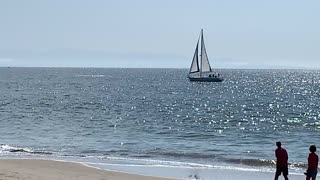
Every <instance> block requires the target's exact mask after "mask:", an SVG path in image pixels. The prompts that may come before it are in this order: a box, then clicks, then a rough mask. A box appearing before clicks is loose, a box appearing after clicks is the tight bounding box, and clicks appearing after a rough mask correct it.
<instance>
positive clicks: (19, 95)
mask: <svg viewBox="0 0 320 180" xmlns="http://www.w3.org/2000/svg"><path fill="white" fill-rule="evenodd" d="M187 72H188V70H187V69H112V68H110V69H108V68H105V69H103V68H101V69H100V68H0V93H1V96H0V137H1V138H0V144H1V145H0V157H1V158H47V159H65V160H70V159H71V160H75V161H81V162H88V163H92V164H93V165H94V164H95V165H96V166H98V167H102V168H103V167H104V166H103V165H104V164H106V165H108V166H109V167H110V164H111V165H112V164H119V163H120V164H124V165H128V164H131V165H149V166H168V167H169V166H170V167H171V166H179V167H180V166H184V167H190V168H197V167H201V168H216V167H220V168H221V167H222V168H228V169H233V168H235V169H237V168H238V169H239V168H240V169H244V170H246V169H247V170H258V171H272V170H273V169H274V160H275V157H274V150H275V148H276V147H275V142H276V141H282V143H283V146H284V147H285V148H286V149H287V151H288V154H289V162H290V164H291V165H290V170H291V172H297V173H301V172H302V171H304V168H305V166H306V163H307V156H308V153H309V152H308V148H309V146H310V144H316V145H319V139H320V108H319V107H320V88H319V85H320V71H316V70H231V69H227V70H219V73H220V74H222V75H223V76H224V78H225V81H224V82H222V83H197V82H189V80H188V79H187Z"/></svg>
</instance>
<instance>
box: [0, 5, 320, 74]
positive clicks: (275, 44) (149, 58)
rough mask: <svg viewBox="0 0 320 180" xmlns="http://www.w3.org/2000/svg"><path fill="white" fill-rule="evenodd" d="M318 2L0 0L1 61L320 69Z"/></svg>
mask: <svg viewBox="0 0 320 180" xmlns="http://www.w3.org/2000/svg"><path fill="white" fill-rule="evenodd" d="M319 21H320V1H319V0H306V1H303V0H219V1H218V0H198V1H197V0H1V1H0V66H68V67H69V66H74V67H169V68H170V67H173V68H189V66H190V64H191V60H192V56H193V53H194V48H195V45H196V41H197V39H198V37H199V33H200V29H201V28H203V29H204V33H205V41H206V48H207V53H208V56H209V60H210V62H211V65H212V67H213V68H299V67H305V68H320V23H319Z"/></svg>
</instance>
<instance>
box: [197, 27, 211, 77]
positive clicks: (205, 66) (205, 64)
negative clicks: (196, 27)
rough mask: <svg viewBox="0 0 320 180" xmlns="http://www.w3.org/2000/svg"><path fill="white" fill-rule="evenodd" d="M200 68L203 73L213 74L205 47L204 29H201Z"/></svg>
mask: <svg viewBox="0 0 320 180" xmlns="http://www.w3.org/2000/svg"><path fill="white" fill-rule="evenodd" d="M200 67H201V72H211V67H210V64H209V59H208V56H207V51H206V47H205V45H204V39H203V31H202V29H201V65H200Z"/></svg>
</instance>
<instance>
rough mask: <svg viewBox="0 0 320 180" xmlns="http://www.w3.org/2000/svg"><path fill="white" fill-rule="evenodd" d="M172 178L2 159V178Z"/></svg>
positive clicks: (101, 179)
mask: <svg viewBox="0 0 320 180" xmlns="http://www.w3.org/2000/svg"><path fill="white" fill-rule="evenodd" d="M13 179H21V180H58V179H59V180H170V179H166V178H158V177H149V176H141V175H132V174H126V173H120V172H113V171H105V170H99V169H95V168H91V167H87V166H85V165H82V164H79V163H71V162H60V161H51V160H32V159H10V160H0V180H13Z"/></svg>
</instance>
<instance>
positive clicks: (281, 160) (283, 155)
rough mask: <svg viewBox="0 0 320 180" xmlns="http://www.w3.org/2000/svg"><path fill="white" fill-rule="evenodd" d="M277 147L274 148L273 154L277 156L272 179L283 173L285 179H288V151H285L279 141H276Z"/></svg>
mask: <svg viewBox="0 0 320 180" xmlns="http://www.w3.org/2000/svg"><path fill="white" fill-rule="evenodd" d="M276 145H277V147H278V148H277V149H276V150H275V156H276V158H277V170H276V174H275V176H274V180H278V178H279V176H280V175H281V173H282V175H283V177H284V179H285V180H289V178H288V174H289V173H288V153H287V151H286V150H285V149H284V148H282V147H281V142H276Z"/></svg>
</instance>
